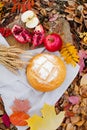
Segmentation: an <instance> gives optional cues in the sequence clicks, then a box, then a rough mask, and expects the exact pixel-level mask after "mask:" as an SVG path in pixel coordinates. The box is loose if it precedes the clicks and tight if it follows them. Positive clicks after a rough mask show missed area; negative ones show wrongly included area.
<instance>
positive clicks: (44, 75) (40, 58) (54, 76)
mask: <svg viewBox="0 0 87 130" xmlns="http://www.w3.org/2000/svg"><path fill="white" fill-rule="evenodd" d="M26 75H27V80H28V82H29V84H30V85H31V86H32V87H33V88H35V89H36V90H39V91H42V92H48V91H52V90H54V89H56V88H58V87H59V86H60V85H61V84H62V83H63V81H64V80H65V77H66V66H65V64H64V62H63V61H62V60H61V59H60V58H59V57H58V56H56V55H53V54H48V53H42V54H37V55H35V56H34V57H33V58H32V59H31V60H30V61H29V64H28V66H27V70H26Z"/></svg>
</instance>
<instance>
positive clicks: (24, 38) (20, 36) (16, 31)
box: [12, 25, 32, 43]
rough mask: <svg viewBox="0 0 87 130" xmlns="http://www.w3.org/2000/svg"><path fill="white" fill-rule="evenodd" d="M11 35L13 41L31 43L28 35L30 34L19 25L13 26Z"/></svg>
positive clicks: (30, 37)
mask: <svg viewBox="0 0 87 130" xmlns="http://www.w3.org/2000/svg"><path fill="white" fill-rule="evenodd" d="M12 34H13V36H14V37H15V39H16V40H17V41H18V42H20V43H27V42H31V39H32V35H31V34H30V32H29V31H28V30H27V29H25V28H23V27H21V26H19V25H14V26H13V28H12Z"/></svg>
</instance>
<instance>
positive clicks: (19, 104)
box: [11, 99, 30, 112]
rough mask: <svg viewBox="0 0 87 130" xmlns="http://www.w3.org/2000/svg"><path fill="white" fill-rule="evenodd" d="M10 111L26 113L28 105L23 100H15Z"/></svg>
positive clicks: (26, 101) (27, 102)
mask: <svg viewBox="0 0 87 130" xmlns="http://www.w3.org/2000/svg"><path fill="white" fill-rule="evenodd" d="M11 109H12V111H13V112H18V111H21V112H27V111H28V110H29V109H30V104H29V101H28V100H27V99H25V100H20V99H15V100H14V104H13V106H11Z"/></svg>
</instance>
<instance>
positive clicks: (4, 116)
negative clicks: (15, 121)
mask: <svg viewBox="0 0 87 130" xmlns="http://www.w3.org/2000/svg"><path fill="white" fill-rule="evenodd" d="M2 121H3V123H4V125H5V126H6V127H10V119H9V117H8V115H7V114H4V115H3V116H2Z"/></svg>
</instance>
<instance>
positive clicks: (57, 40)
mask: <svg viewBox="0 0 87 130" xmlns="http://www.w3.org/2000/svg"><path fill="white" fill-rule="evenodd" d="M44 46H45V47H46V49H47V50H48V51H51V52H54V51H58V50H60V49H61V47H62V39H61V37H60V35H58V34H56V33H52V34H49V35H47V36H46V37H45V39H44Z"/></svg>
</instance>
